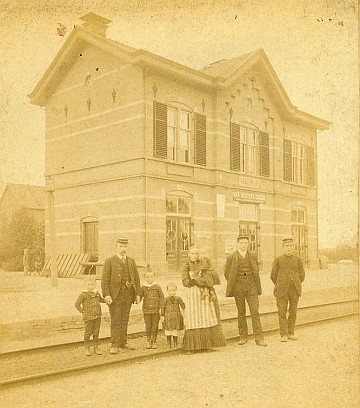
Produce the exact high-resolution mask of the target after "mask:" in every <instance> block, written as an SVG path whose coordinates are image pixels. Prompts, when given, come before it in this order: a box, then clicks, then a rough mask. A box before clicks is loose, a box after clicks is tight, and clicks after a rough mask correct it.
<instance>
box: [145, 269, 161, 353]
mask: <svg viewBox="0 0 360 408" xmlns="http://www.w3.org/2000/svg"><path fill="white" fill-rule="evenodd" d="M154 279H155V273H154V272H153V271H152V270H150V268H149V267H148V270H147V271H146V272H145V282H146V284H144V285H142V286H141V297H142V298H143V307H142V309H143V314H144V321H145V330H146V337H147V345H146V348H147V349H151V348H153V349H156V348H157V344H156V339H157V335H158V330H159V321H160V309H162V307H163V303H164V294H163V291H162V289H161V287H160V286H159V285H158V284H156V283H155V284H154Z"/></svg>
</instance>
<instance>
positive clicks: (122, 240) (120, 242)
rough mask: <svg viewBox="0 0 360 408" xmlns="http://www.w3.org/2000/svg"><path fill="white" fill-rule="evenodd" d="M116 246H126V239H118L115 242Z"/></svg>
mask: <svg viewBox="0 0 360 408" xmlns="http://www.w3.org/2000/svg"><path fill="white" fill-rule="evenodd" d="M116 243H117V244H124V245H127V244H128V239H127V238H119V239H117V240H116Z"/></svg>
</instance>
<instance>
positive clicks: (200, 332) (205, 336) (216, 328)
mask: <svg viewBox="0 0 360 408" xmlns="http://www.w3.org/2000/svg"><path fill="white" fill-rule="evenodd" d="M184 323H185V334H184V342H183V347H184V350H210V349H212V348H213V347H220V346H225V344H226V343H225V338H224V334H223V331H222V327H221V324H220V320H219V318H218V315H217V313H216V309H215V304H214V302H213V301H212V302H210V301H209V296H204V297H202V296H201V291H200V288H199V287H198V286H192V287H190V288H188V289H187V298H186V307H185V314H184Z"/></svg>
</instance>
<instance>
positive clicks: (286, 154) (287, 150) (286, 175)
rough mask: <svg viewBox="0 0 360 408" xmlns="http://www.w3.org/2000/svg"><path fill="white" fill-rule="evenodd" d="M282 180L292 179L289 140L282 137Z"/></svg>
mask: <svg viewBox="0 0 360 408" xmlns="http://www.w3.org/2000/svg"><path fill="white" fill-rule="evenodd" d="M283 149H284V180H285V181H292V165H291V161H292V156H291V140H288V139H284V147H283Z"/></svg>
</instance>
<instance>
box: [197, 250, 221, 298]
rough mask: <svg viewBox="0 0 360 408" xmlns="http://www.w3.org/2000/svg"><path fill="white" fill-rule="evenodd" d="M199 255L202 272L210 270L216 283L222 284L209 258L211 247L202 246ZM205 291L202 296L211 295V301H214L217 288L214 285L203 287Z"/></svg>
mask: <svg viewBox="0 0 360 408" xmlns="http://www.w3.org/2000/svg"><path fill="white" fill-rule="evenodd" d="M199 257H200V270H201V273H202V274H203V273H204V272H205V271H208V272H209V273H210V274H211V276H212V279H213V281H214V285H220V283H221V282H220V277H219V275H218V273H217V272H216V271H215V270H214V269H213V266H212V262H211V260H210V258H209V248H208V247H202V248H200V250H199ZM203 289H204V290H203V292H204V294H203V293H201V297H202V298H203V297H204V296H207V295H209V301H210V302H212V301H213V300H214V297H215V296H216V295H215V290H214V288H212V287H209V288H203Z"/></svg>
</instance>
